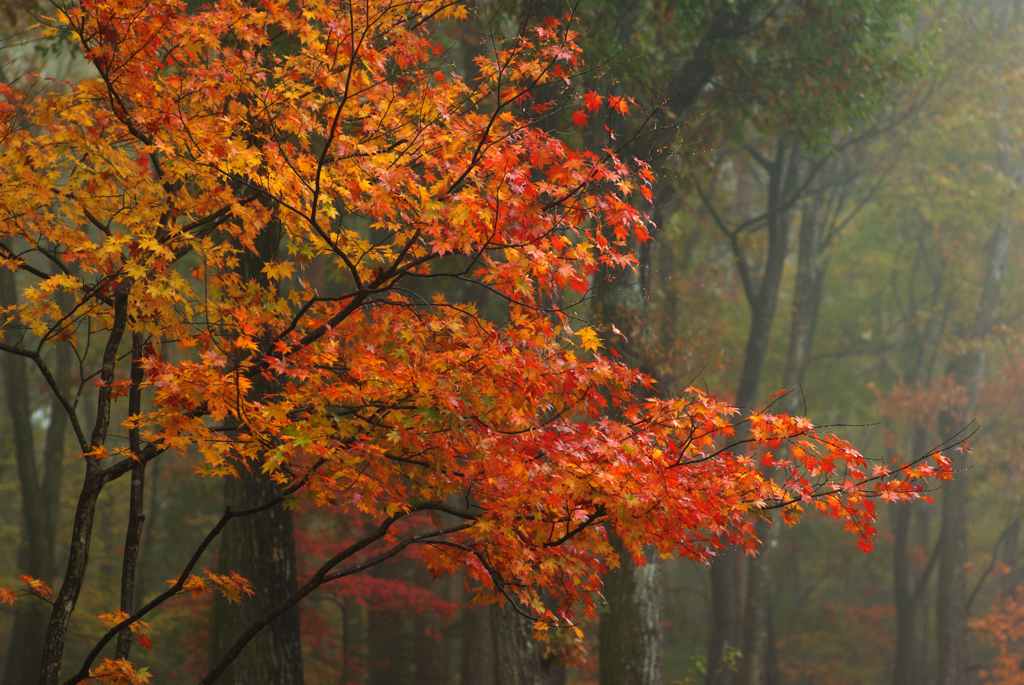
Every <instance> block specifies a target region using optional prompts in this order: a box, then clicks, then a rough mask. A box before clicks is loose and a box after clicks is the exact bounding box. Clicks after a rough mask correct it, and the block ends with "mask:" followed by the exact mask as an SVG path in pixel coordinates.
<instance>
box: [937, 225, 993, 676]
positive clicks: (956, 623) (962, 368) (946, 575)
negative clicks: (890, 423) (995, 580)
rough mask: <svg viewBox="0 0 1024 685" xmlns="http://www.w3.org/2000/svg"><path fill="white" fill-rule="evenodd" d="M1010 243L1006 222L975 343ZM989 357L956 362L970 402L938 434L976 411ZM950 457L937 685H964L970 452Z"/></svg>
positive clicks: (943, 420)
mask: <svg viewBox="0 0 1024 685" xmlns="http://www.w3.org/2000/svg"><path fill="white" fill-rule="evenodd" d="M1009 244H1010V225H1009V222H1007V221H1004V222H1003V223H1002V224H1000V226H999V227H998V228H997V229H996V231H995V233H994V234H993V236H992V240H991V242H990V244H989V262H988V267H987V269H986V272H985V285H984V287H983V289H982V294H981V302H980V303H979V306H978V312H977V315H976V317H975V321H974V330H973V338H974V339H975V340H979V339H980V338H982V337H983V336H985V335H986V334H987V333H988V332H989V331H990V330H991V328H992V325H993V324H994V323H995V316H996V311H997V309H998V306H999V296H1000V290H1001V286H1002V281H1003V272H1004V267H1005V264H1006V255H1007V252H1008V250H1009ZM984 363H985V355H984V352H983V350H982V348H981V347H974V348H973V349H971V350H969V351H967V352H965V353H964V354H962V355H960V356H958V357H956V358H955V359H953V360H952V361H951V362H950V364H949V374H950V376H951V377H952V379H953V380H954V381H955V382H956V384H957V385H959V386H961V387H963V388H965V389H966V390H967V402H966V403H965V406H964V407H963V408H962V409H960V410H959V411H957V412H956V413H955V414H954V413H952V412H943V413H942V414H941V415H940V416H939V424H938V426H939V434H940V436H942V437H943V438H948V437H950V436H952V435H953V434H955V433H957V432H958V431H959V430H961V429H962V428H963V424H964V422H965V417H969V416H971V415H972V414H973V412H974V405H975V401H976V399H977V394H978V387H979V385H980V383H981V375H982V371H983V369H984ZM947 456H949V457H950V458H951V459H952V461H953V468H954V469H955V470H956V472H957V474H956V478H955V479H953V480H952V481H947V482H946V483H945V485H944V487H943V488H942V533H941V535H940V536H939V540H940V542H939V544H940V549H939V583H938V589H937V600H936V601H937V604H936V609H937V613H936V619H937V620H936V628H937V637H938V650H939V652H938V653H939V658H938V684H939V685H962V683H963V682H964V677H965V672H966V656H967V644H966V642H967V618H968V616H967V576H966V571H965V568H964V566H965V564H966V563H967V497H968V485H969V478H968V470H967V469H968V467H969V465H970V463H969V455H968V453H967V452H958V451H955V450H954V451H951V452H950V453H949V454H948V455H947Z"/></svg>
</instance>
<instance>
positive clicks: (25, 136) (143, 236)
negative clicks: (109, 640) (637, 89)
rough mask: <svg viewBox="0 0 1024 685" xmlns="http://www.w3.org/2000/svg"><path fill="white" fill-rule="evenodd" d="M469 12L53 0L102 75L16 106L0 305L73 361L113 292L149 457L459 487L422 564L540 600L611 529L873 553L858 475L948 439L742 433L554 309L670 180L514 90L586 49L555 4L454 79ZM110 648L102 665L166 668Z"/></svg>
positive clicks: (335, 485)
mask: <svg viewBox="0 0 1024 685" xmlns="http://www.w3.org/2000/svg"><path fill="white" fill-rule="evenodd" d="M464 15H465V6H464V4H462V3H453V2H447V1H444V0H403V1H402V2H396V1H393V0H365V1H364V2H360V3H349V2H341V1H339V0H302V1H300V2H295V3H283V2H281V3H279V2H275V1H274V0H260V1H259V2H256V3H250V2H242V1H241V0H217V1H216V2H214V3H212V4H209V5H205V6H203V7H201V8H199V9H188V8H187V6H186V3H185V2H183V1H180V0H82V2H80V3H78V4H75V5H68V6H67V8H66V9H65V10H62V11H61V13H60V14H59V15H58V16H57V17H55V18H54V20H53V22H54V26H55V30H60V31H68V32H70V33H71V35H73V36H75V37H76V38H77V39H78V40H79V42H80V43H81V47H82V50H83V53H84V54H85V55H86V56H87V57H88V59H90V60H91V61H92V62H93V64H94V65H95V66H96V68H97V71H98V73H99V76H98V77H97V78H95V79H92V80H87V81H84V82H82V83H80V84H76V85H75V86H74V87H73V88H72V89H70V92H68V93H66V94H51V95H47V96H45V97H39V98H37V99H35V100H28V99H26V98H24V97H22V96H21V94H20V93H18V92H17V91H15V90H13V89H11V88H6V89H5V90H4V93H3V98H4V99H3V101H2V102H0V142H2V145H0V243H2V244H3V246H4V247H3V252H2V254H0V268H10V269H15V270H21V271H24V272H26V275H25V276H24V278H25V282H26V283H28V285H26V287H25V288H24V289H23V291H22V298H21V303H20V304H19V306H17V307H15V308H13V309H11V310H8V311H6V312H4V321H5V324H6V326H11V327H17V326H20V327H24V328H25V329H27V330H29V331H31V332H32V333H33V334H34V335H36V336H38V338H39V339H41V340H42V341H43V342H44V343H53V342H56V341H67V342H70V343H71V344H74V345H76V346H77V347H78V348H79V352H80V353H81V354H82V355H83V356H84V357H85V358H87V359H89V358H90V357H89V351H88V350H87V349H85V347H84V346H85V344H86V341H87V340H88V339H91V338H90V336H89V335H87V334H86V333H87V332H88V333H90V334H91V336H92V337H95V336H97V335H99V334H100V333H101V332H102V331H104V330H109V329H111V328H112V327H113V326H114V323H115V319H116V308H117V307H118V306H127V311H128V312H130V316H129V318H128V326H129V327H130V329H131V330H132V331H135V332H138V333H141V334H142V335H144V336H145V337H146V338H147V339H148V340H149V341H151V343H152V344H150V345H147V346H146V348H145V354H144V356H143V359H142V362H141V363H142V365H143V367H144V369H145V380H144V382H143V391H144V394H145V398H146V400H147V402H148V406H149V409H148V410H147V411H144V412H143V413H141V414H139V415H137V416H135V417H133V418H131V419H128V420H126V421H125V422H124V427H125V428H128V429H132V428H137V429H139V430H140V431H141V435H142V438H143V440H144V441H145V444H146V445H148V449H149V450H150V451H149V452H145V454H149V455H151V456H152V455H153V454H159V453H161V452H163V451H169V452H175V451H177V452H182V453H183V452H184V451H185V450H186V449H193V448H194V449H196V450H198V453H200V454H201V455H202V457H203V460H204V462H203V465H202V467H201V468H200V472H201V473H202V474H203V475H207V476H235V475H237V474H238V473H239V471H240V470H245V469H262V470H263V471H264V472H266V473H269V474H271V476H272V477H273V478H274V479H276V480H277V481H278V482H280V483H281V484H282V485H287V484H290V483H294V482H296V481H297V480H301V479H305V480H304V481H303V482H304V487H303V489H302V490H301V491H300V492H299V493H298V494H297V495H296V496H299V497H305V498H308V499H309V500H311V501H312V502H314V503H315V504H316V505H318V506H321V507H333V508H335V509H337V510H340V511H342V512H345V513H347V514H349V515H356V516H364V517H366V518H367V519H370V520H373V521H378V520H380V519H382V518H383V517H400V516H402V515H403V514H404V513H405V512H408V511H410V510H411V509H413V508H417V507H418V508H419V509H418V510H420V511H423V510H430V508H431V505H430V503H434V502H436V503H446V506H448V507H449V508H461V509H462V511H463V512H464V513H465V514H466V516H464V517H463V518H461V519H460V520H461V521H463V525H462V526H461V529H460V530H458V531H452V532H449V533H445V534H441V533H440V532H438V534H437V536H436V537H434V538H430V539H425V540H426V544H427V545H428V547H427V549H426V551H425V554H424V556H425V558H426V560H427V563H428V565H429V566H430V568H431V569H432V570H433V571H434V572H436V573H444V572H456V571H463V572H466V573H467V574H468V575H469V577H470V578H472V579H474V580H475V581H477V582H478V583H479V585H480V587H482V588H483V592H484V593H485V594H487V595H488V596H490V597H497V596H499V592H503V593H506V594H511V593H514V594H515V595H517V596H518V599H519V600H520V601H521V602H522V603H523V604H524V605H525V606H526V607H528V608H529V609H531V610H533V611H535V612H537V613H538V614H539V615H540V616H542V617H544V618H547V619H550V620H561V619H565V620H568V619H569V618H570V617H571V615H572V612H573V611H574V606H576V607H578V604H577V602H582V603H583V607H584V610H585V611H587V612H593V610H594V600H593V597H594V596H595V595H596V594H597V593H599V591H600V587H601V581H600V578H601V576H602V574H603V573H604V572H605V571H606V570H607V569H608V568H609V567H611V566H615V565H617V564H618V563H619V561H618V558H617V557H616V555H615V554H614V552H613V551H612V549H611V547H610V545H609V542H608V539H609V534H610V533H612V532H614V533H615V534H616V535H617V536H618V537H619V538H620V539H621V540H622V541H623V543H624V545H625V548H626V549H627V550H628V551H629V552H630V553H631V554H632V555H633V557H634V559H635V560H637V561H641V560H642V558H643V554H642V550H643V549H644V548H645V547H646V546H649V545H654V546H655V547H657V549H658V551H659V552H660V553H661V554H662V555H665V556H669V555H673V554H683V555H687V556H690V557H693V558H695V559H699V560H702V561H707V560H708V559H710V558H711V557H712V556H713V555H714V554H715V553H716V552H717V551H718V550H720V549H721V548H722V547H723V545H725V544H727V543H732V544H738V545H742V546H743V547H744V548H745V549H746V550H748V551H749V552H751V553H752V552H753V551H754V550H755V548H756V545H757V544H758V540H757V539H756V537H755V536H754V534H753V522H754V520H756V519H757V518H758V517H762V516H764V515H765V512H766V511H767V510H768V509H769V508H781V509H782V512H783V518H784V520H785V521H787V522H789V523H792V522H793V521H795V520H796V519H797V518H798V517H799V515H800V513H801V512H802V511H803V510H804V509H805V508H808V507H810V508H813V509H816V510H819V511H821V512H822V513H824V514H826V515H829V516H832V517H835V518H837V519H840V520H842V521H844V522H846V524H847V526H848V527H849V528H850V529H852V530H854V531H855V532H856V533H857V534H858V535H859V536H860V539H861V544H862V545H863V546H864V547H865V548H866V547H867V546H869V545H870V540H871V537H872V535H873V532H874V528H873V526H872V522H873V520H874V509H873V505H872V501H871V500H872V499H873V498H875V497H879V496H881V497H885V498H887V499H897V500H906V499H912V498H916V497H918V496H919V493H920V487H919V486H918V485H917V481H918V480H920V479H923V478H929V477H933V476H939V477H948V475H949V474H948V463H947V462H946V461H945V460H944V459H943V458H942V457H941V456H939V455H932V456H933V457H934V458H933V459H932V460H931V461H930V462H928V463H925V462H923V461H922V462H915V464H914V465H913V470H911V471H907V470H901V465H886V466H885V467H882V470H881V471H878V470H876V471H874V472H872V471H871V469H869V468H868V465H867V464H866V462H865V459H864V458H863V457H862V456H861V455H860V454H858V453H857V452H856V451H855V450H854V449H852V448H851V446H850V445H849V444H848V443H846V442H845V441H842V440H839V439H837V438H834V437H832V436H828V435H823V434H819V433H817V432H816V431H815V430H814V428H813V427H812V426H811V425H810V424H809V423H808V422H807V421H805V420H804V419H801V418H796V417H787V416H775V415H771V414H758V413H755V414H753V415H751V416H749V417H747V418H744V419H742V423H743V424H744V428H743V430H742V432H741V438H739V439H737V438H735V436H736V426H737V423H738V422H740V421H741V418H740V414H739V413H738V412H737V410H736V409H735V408H733V407H731V406H728V405H727V404H724V403H722V402H719V401H718V400H716V399H715V398H714V397H713V396H711V395H708V394H706V393H705V392H702V391H700V390H698V389H694V388H691V389H689V390H688V391H687V392H686V393H685V394H684V395H683V396H682V397H680V398H678V399H675V400H655V399H649V400H643V399H640V400H638V399H637V398H638V397H641V398H642V397H643V396H644V395H645V394H651V393H649V392H648V390H649V386H650V379H648V378H646V377H645V376H643V375H642V374H640V373H638V372H636V371H634V370H632V369H630V368H628V367H626V366H624V365H622V364H619V363H616V362H614V361H611V360H609V359H607V358H605V357H604V356H602V355H601V354H600V350H601V342H600V339H599V337H598V334H597V333H596V332H595V331H594V330H593V329H592V328H590V327H582V328H580V327H579V325H578V324H577V323H576V322H575V320H574V319H573V318H572V316H570V313H569V312H570V310H569V309H568V307H567V305H565V304H564V303H565V302H566V301H567V300H569V301H571V300H572V299H573V298H575V297H578V296H579V294H583V293H586V292H588V290H589V288H590V283H591V279H592V277H593V276H594V275H595V274H596V273H597V271H598V270H599V269H601V268H612V267H624V268H628V267H631V266H632V265H634V264H635V258H634V257H633V255H632V254H631V252H630V250H629V248H628V243H629V241H630V240H634V239H636V240H641V241H643V240H647V239H649V236H648V221H647V219H646V217H645V216H644V214H643V213H642V212H641V211H640V210H638V209H637V205H638V204H639V203H641V202H643V199H644V198H646V199H650V196H651V195H650V192H651V185H652V182H653V174H652V173H651V171H650V169H649V168H648V167H647V166H646V165H645V164H644V163H643V162H641V161H638V160H632V161H629V162H628V163H627V161H624V160H621V159H619V158H618V157H617V156H616V155H615V154H614V153H613V152H612V151H611V150H606V151H603V152H600V153H595V152H591V151H581V150H577V149H573V148H572V147H570V146H569V145H567V144H566V143H564V142H563V141H561V140H559V139H558V138H557V137H556V136H555V135H553V134H552V133H551V132H549V131H546V130H544V129H542V128H541V127H540V125H539V123H540V122H542V121H544V120H545V119H544V118H543V117H544V116H546V114H545V113H549V110H550V109H551V107H552V106H554V105H551V104H550V103H534V104H533V105H532V106H527V105H528V103H527V101H528V100H530V99H531V98H532V94H533V93H534V92H535V91H537V89H538V88H539V87H540V86H545V87H546V88H551V87H555V86H557V85H558V84H560V83H563V82H566V81H571V79H572V78H573V76H574V74H576V73H577V71H578V69H579V67H580V61H579V60H580V50H579V47H578V46H577V44H576V35H575V33H574V31H573V30H572V28H571V21H565V20H555V19H550V20H546V21H544V22H541V23H540V24H539V25H538V26H535V27H532V28H530V29H528V30H527V31H525V32H524V33H523V34H522V35H520V36H518V37H516V38H515V39H512V40H510V41H507V42H506V43H505V44H499V45H498V46H497V47H496V49H495V50H494V51H493V52H492V53H491V54H489V55H486V56H484V57H482V58H481V59H480V61H479V63H478V67H479V70H480V73H481V74H482V76H481V78H480V79H479V80H477V81H475V82H473V83H469V82H466V81H464V80H463V79H462V78H460V77H459V76H458V75H457V74H456V73H455V72H454V71H453V70H452V69H450V68H449V67H448V66H447V65H446V63H445V61H444V59H445V55H444V50H443V49H442V47H441V46H440V45H438V44H437V43H436V42H434V41H433V40H432V39H431V38H430V28H431V27H432V26H434V25H436V22H439V21H450V20H457V19H459V18H460V17H462V16H464ZM540 92H550V90H546V91H540ZM567 97H570V98H571V97H573V96H571V95H569V96H567ZM582 102H583V107H584V108H585V109H586V110H587V111H589V112H593V111H595V110H597V109H599V108H600V107H601V106H603V105H604V101H603V99H602V97H601V96H600V95H597V94H594V93H587V94H585V95H584V96H583V97H582ZM607 104H608V106H610V108H611V109H612V110H614V111H615V112H616V113H618V114H625V113H627V112H628V111H629V108H630V103H627V102H626V101H623V100H610V101H609V102H608V103H607ZM578 113H583V110H579V112H578ZM584 114H585V113H584ZM584 119H585V116H584V117H582V118H581V117H578V116H574V120H575V121H576V123H577V124H580V125H581V124H582V123H583V120H584ZM637 190H639V197H637V196H635V195H634V193H635V191H637ZM267 235H275V236H279V243H278V244H275V245H274V247H273V249H272V250H269V251H268V250H267V249H266V247H265V246H264V244H265V238H266V236H267ZM40 253H45V255H47V257H48V258H49V261H50V262H52V261H54V260H56V261H57V262H58V263H59V265H60V268H59V269H58V270H57V273H56V275H52V276H48V275H47V274H46V272H45V271H41V270H40V268H39V267H38V264H40V263H41V262H40V260H39V258H38V257H39V254H40ZM254 262H255V263H257V268H255V269H254V268H253V267H252V265H253V263H254ZM47 263H49V262H47ZM318 264H319V265H321V266H323V265H326V270H327V271H328V272H329V273H330V274H331V279H333V280H332V281H330V282H329V284H328V286H327V288H326V289H325V292H320V290H318V288H324V287H325V286H324V285H323V284H321V285H319V286H318V285H315V284H312V283H311V282H310V278H311V276H310V274H311V273H312V271H313V269H314V266H316V265H318ZM438 275H447V276H448V277H449V278H451V279H456V280H459V281H470V282H472V283H473V284H475V287H476V288H477V291H478V292H489V293H491V294H492V295H494V296H496V297H499V298H501V299H502V300H503V301H505V302H506V303H507V319H505V320H502V321H500V322H499V321H493V320H490V319H488V318H486V317H484V316H483V315H481V313H480V312H479V310H478V307H477V305H476V304H475V303H474V302H471V301H466V302H450V301H448V300H447V299H445V298H444V297H442V296H440V295H432V296H426V297H424V296H421V295H417V294H415V292H416V288H417V287H420V286H421V285H422V284H430V283H433V282H434V281H432V280H431V279H432V278H433V277H435V276H438ZM327 289H329V290H330V292H327ZM125 297H126V298H127V300H126V301H127V305H124V301H125V300H123V299H121V300H119V299H118V298H125ZM68 301H70V302H72V303H73V304H71V305H68V304H63V305H62V304H61V302H65V303H66V302H68ZM119 302H121V303H122V304H120V305H119V304H118V303H119ZM574 326H576V327H577V330H573V327H574ZM157 347H160V349H161V350H166V349H167V348H169V347H170V348H174V350H175V351H174V353H173V354H172V355H167V356H164V355H163V354H161V353H160V352H158V351H157ZM118 374H120V375H119V376H118V377H117V378H116V379H115V380H113V381H110V382H107V383H104V382H102V381H101V382H100V383H99V385H101V386H102V385H109V386H112V389H113V390H114V391H115V392H114V393H113V394H114V395H115V396H117V395H119V394H123V393H125V392H127V390H128V388H129V387H130V382H129V381H127V380H126V379H128V374H127V364H125V365H124V367H123V368H121V370H120V371H118ZM612 417H614V418H612ZM732 440H735V441H736V444H730V441H732ZM83 456H84V457H85V458H87V459H96V458H99V457H115V458H127V457H132V458H143V456H144V455H140V454H131V453H130V452H129V448H128V446H127V445H122V446H116V445H115V446H101V447H99V448H96V449H83ZM766 473H773V474H775V475H774V476H773V477H772V478H769V477H768V476H766V475H765V474H766ZM452 502H457V503H459V504H458V506H457V507H456V506H455V505H452V504H450V503H452ZM432 520H433V523H434V526H436V527H437V528H441V527H442V521H441V519H440V517H434V518H433V519H432ZM423 525H424V527H425V528H427V529H429V528H430V524H429V523H425V524H423ZM396 530H397V529H396ZM421 530H422V528H421ZM408 534H411V531H410V530H409V529H405V530H404V531H402V532H392V533H390V534H389V536H388V537H387V538H385V540H384V542H385V543H397V542H400V539H401V538H402V536H404V535H408ZM209 584H212V585H216V586H219V587H220V589H221V590H222V591H224V592H226V593H233V596H234V597H235V598H241V596H242V595H244V594H248V593H249V590H248V588H247V585H246V584H245V583H244V582H243V581H242V580H241V579H239V578H236V577H222V576H214V574H208V580H200V579H198V578H195V579H189V581H188V582H187V583H186V585H185V588H184V589H185V591H201V590H202V589H204V588H205V587H207V586H208V585H209ZM542 596H548V597H554V598H556V599H557V600H558V602H557V607H555V608H552V607H549V606H545V604H544V603H543V602H542V601H541V597H542ZM5 597H6V595H5ZM125 668H128V666H125V665H124V664H121V663H120V662H104V663H103V665H101V666H100V667H98V669H95V672H94V675H93V677H94V678H96V679H97V680H99V681H100V682H104V680H103V679H104V678H106V679H108V681H111V682H112V681H113V679H115V677H121V678H122V680H124V679H126V678H127V679H128V680H127V682H133V683H134V682H145V680H146V678H147V677H148V676H146V675H145V674H142V673H137V672H134V674H128V673H127V671H125V672H124V673H123V674H122V676H116V674H117V673H121V671H122V670H123V669H125ZM119 669H120V670H119ZM133 678H134V679H133Z"/></svg>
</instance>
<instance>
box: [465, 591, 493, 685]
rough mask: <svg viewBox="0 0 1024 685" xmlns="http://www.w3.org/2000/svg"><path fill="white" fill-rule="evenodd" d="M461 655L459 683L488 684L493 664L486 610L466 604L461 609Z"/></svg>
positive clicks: (470, 684)
mask: <svg viewBox="0 0 1024 685" xmlns="http://www.w3.org/2000/svg"><path fill="white" fill-rule="evenodd" d="M460 630H461V632H462V655H461V663H460V671H461V676H460V677H459V685H490V682H491V676H492V673H493V672H494V666H492V664H491V621H490V618H489V616H488V613H487V610H486V609H485V608H483V607H479V606H472V605H471V606H466V607H465V608H464V609H463V610H462V625H461V627H460Z"/></svg>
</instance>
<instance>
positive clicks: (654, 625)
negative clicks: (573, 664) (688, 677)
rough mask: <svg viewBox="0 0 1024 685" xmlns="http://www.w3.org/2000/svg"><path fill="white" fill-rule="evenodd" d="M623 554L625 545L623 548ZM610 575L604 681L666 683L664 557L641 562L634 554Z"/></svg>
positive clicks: (603, 628)
mask: <svg viewBox="0 0 1024 685" xmlns="http://www.w3.org/2000/svg"><path fill="white" fill-rule="evenodd" d="M620 555H621V550H620ZM621 556H622V559H621V565H620V566H619V568H617V569H615V570H613V571H611V572H610V573H608V575H607V576H605V580H604V595H605V599H606V600H607V601H608V604H607V606H606V607H605V608H604V611H603V613H602V614H601V625H600V629H599V632H598V639H599V644H600V650H601V651H600V671H599V673H600V676H599V680H598V682H599V683H600V685H661V683H662V680H663V677H662V665H661V664H662V658H661V657H662V644H661V642H662V626H661V605H662V585H661V567H662V565H661V563H659V560H658V559H657V556H656V555H654V554H649V555H648V557H649V558H648V559H647V564H646V565H644V566H639V565H636V564H634V563H633V560H632V559H630V558H629V556H628V555H621Z"/></svg>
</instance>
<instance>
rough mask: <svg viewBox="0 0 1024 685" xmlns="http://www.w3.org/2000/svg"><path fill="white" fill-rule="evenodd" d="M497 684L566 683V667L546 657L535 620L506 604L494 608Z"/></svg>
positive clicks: (493, 634) (495, 681)
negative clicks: (534, 635) (537, 638)
mask: <svg viewBox="0 0 1024 685" xmlns="http://www.w3.org/2000/svg"><path fill="white" fill-rule="evenodd" d="M491 639H492V641H493V648H492V649H493V654H494V685H565V681H566V671H565V667H564V666H563V665H561V664H559V663H557V662H556V661H555V660H554V659H551V658H550V657H545V656H544V649H543V645H542V644H541V643H539V642H537V641H535V640H534V639H533V621H531V620H530V619H528V618H526V617H525V616H521V615H520V614H519V613H517V612H516V611H515V610H514V609H513V608H512V607H510V606H508V605H506V604H495V605H493V606H492V607H491Z"/></svg>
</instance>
